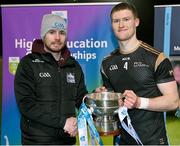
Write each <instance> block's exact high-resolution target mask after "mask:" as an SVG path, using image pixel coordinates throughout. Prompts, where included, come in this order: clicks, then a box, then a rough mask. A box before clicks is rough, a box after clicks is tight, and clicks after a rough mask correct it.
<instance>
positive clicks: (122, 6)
mask: <svg viewBox="0 0 180 146" xmlns="http://www.w3.org/2000/svg"><path fill="white" fill-rule="evenodd" d="M126 9H127V10H130V11H132V13H133V15H134V17H135V18H138V12H137V10H136V7H135V6H134V5H133V4H130V3H126V2H122V3H119V4H117V5H115V6H114V7H113V8H112V10H111V19H112V14H113V13H114V12H117V11H120V10H126Z"/></svg>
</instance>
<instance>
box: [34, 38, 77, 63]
mask: <svg viewBox="0 0 180 146" xmlns="http://www.w3.org/2000/svg"><path fill="white" fill-rule="evenodd" d="M32 53H39V54H50V53H47V52H46V51H45V50H44V43H43V41H42V39H36V40H34V42H33V44H32ZM70 54H71V53H70V51H69V49H68V48H67V46H66V45H65V46H64V48H63V49H62V50H61V58H60V60H59V61H57V63H58V64H59V65H60V66H65V65H71V64H74V63H73V61H71V60H72V59H70V58H71V57H70Z"/></svg>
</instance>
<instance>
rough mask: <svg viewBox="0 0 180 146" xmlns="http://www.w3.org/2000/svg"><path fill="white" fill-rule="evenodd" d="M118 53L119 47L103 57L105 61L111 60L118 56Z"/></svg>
mask: <svg viewBox="0 0 180 146" xmlns="http://www.w3.org/2000/svg"><path fill="white" fill-rule="evenodd" d="M117 54H119V49H115V50H114V51H112V52H111V53H110V54H109V55H107V56H105V57H104V58H103V62H104V61H109V60H111V59H112V58H113V57H114V56H116V55H117Z"/></svg>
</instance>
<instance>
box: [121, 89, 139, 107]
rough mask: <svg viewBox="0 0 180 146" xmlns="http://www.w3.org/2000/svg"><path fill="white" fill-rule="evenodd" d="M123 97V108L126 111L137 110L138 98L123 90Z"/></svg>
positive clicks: (130, 91)
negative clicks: (126, 109)
mask: <svg viewBox="0 0 180 146" xmlns="http://www.w3.org/2000/svg"><path fill="white" fill-rule="evenodd" d="M123 95H124V96H125V99H124V106H126V107H127V108H128V109H133V108H137V107H138V106H139V103H140V101H139V100H140V98H139V97H138V96H137V95H136V94H135V93H134V92H133V91H132V90H125V91H124V93H123Z"/></svg>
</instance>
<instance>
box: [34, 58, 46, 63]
mask: <svg viewBox="0 0 180 146" xmlns="http://www.w3.org/2000/svg"><path fill="white" fill-rule="evenodd" d="M32 62H33V63H44V61H43V60H40V59H34V60H32Z"/></svg>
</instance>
